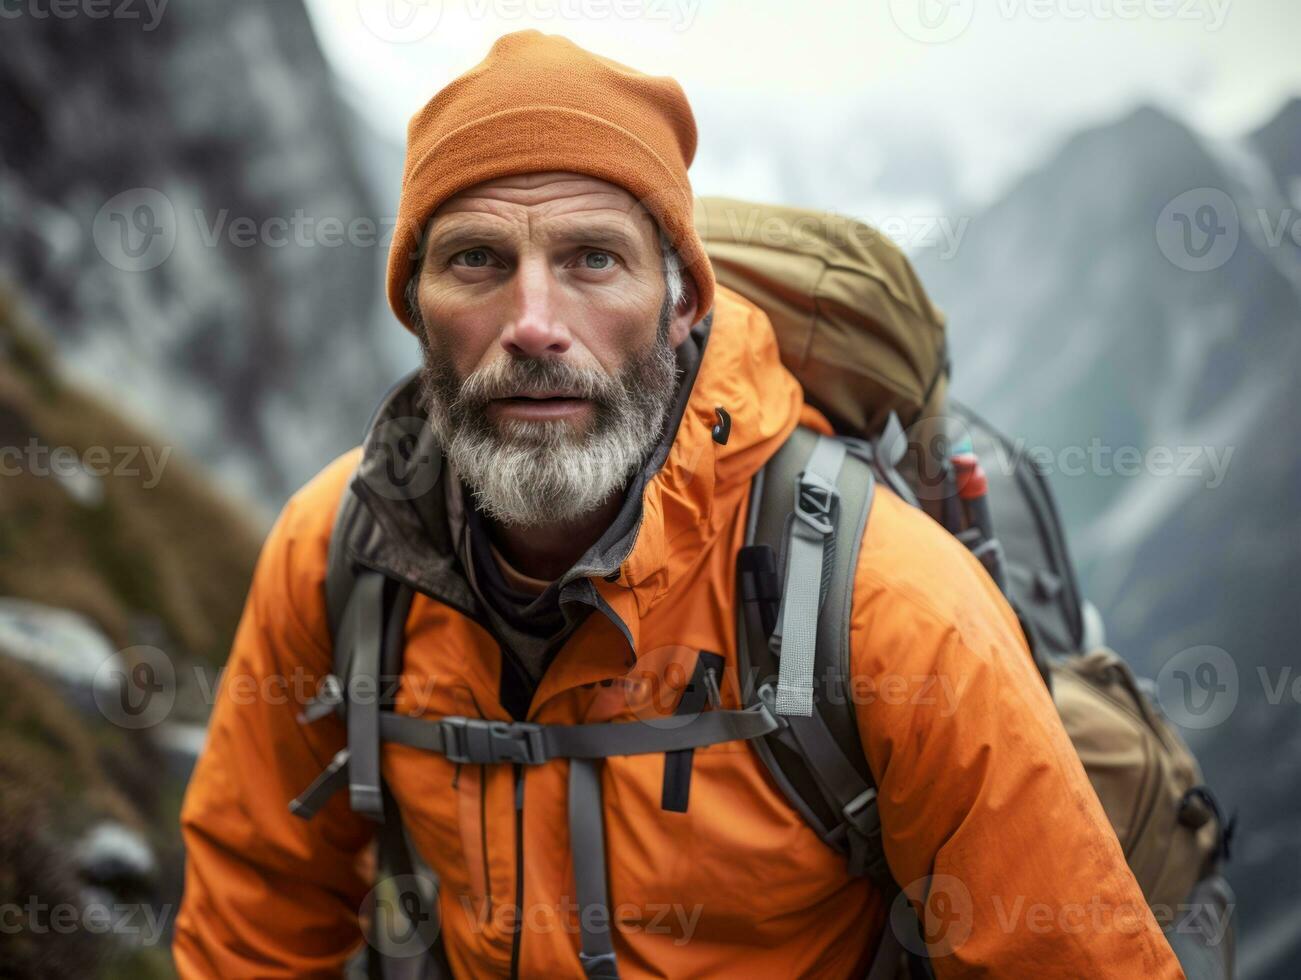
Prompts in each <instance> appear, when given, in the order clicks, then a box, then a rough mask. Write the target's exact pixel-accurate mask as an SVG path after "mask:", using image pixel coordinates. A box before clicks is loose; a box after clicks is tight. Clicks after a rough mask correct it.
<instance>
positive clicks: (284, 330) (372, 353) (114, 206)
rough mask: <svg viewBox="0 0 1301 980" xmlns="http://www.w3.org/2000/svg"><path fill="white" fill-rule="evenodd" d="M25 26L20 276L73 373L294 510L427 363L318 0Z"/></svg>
mask: <svg viewBox="0 0 1301 980" xmlns="http://www.w3.org/2000/svg"><path fill="white" fill-rule="evenodd" d="M137 6H139V7H140V9H141V12H142V18H141V19H137V20H128V19H115V18H108V19H98V18H90V17H88V16H85V15H79V16H74V17H71V18H68V19H55V18H49V17H46V18H36V17H32V16H19V17H13V18H6V20H5V21H4V28H3V30H4V49H5V56H4V58H3V59H0V88H2V89H3V91H4V92H5V98H4V99H3V100H0V147H3V150H2V151H0V152H2V153H3V158H2V159H0V277H2V278H3V279H7V280H8V281H9V282H10V284H11V288H13V289H14V290H16V291H17V292H18V294H19V296H20V297H21V300H22V302H23V303H24V304H25V305H26V306H27V307H28V308H29V309H31V310H32V312H33V314H34V318H35V319H36V320H37V322H39V323H41V324H43V325H45V326H47V327H48V328H49V329H50V330H51V331H52V333H53V334H54V337H55V339H56V341H57V345H58V349H59V354H60V357H61V359H62V360H63V362H64V363H65V364H66V365H67V366H68V367H70V368H71V369H72V370H73V371H74V372H76V373H77V374H79V375H80V376H82V377H83V378H85V379H88V380H89V381H91V382H92V383H93V384H94V385H96V386H97V387H98V388H100V389H101V390H102V391H105V392H107V393H109V394H110V395H111V397H112V398H113V399H114V401H115V402H117V403H118V404H120V405H122V406H123V407H125V408H126V409H128V410H129V411H131V412H132V413H133V414H136V415H138V416H142V417H145V418H148V419H151V420H164V425H163V428H164V430H165V434H166V435H167V436H169V437H171V438H174V439H175V441H176V442H177V443H178V444H179V445H182V446H184V447H185V448H186V449H187V450H188V451H189V452H190V453H192V454H193V455H196V456H197V457H199V459H200V460H202V461H203V462H205V463H209V464H212V465H214V466H215V467H217V469H218V471H219V473H220V474H221V475H222V477H223V478H224V480H225V482H226V483H227V484H228V485H231V486H234V487H236V488H238V489H239V490H240V491H242V492H243V493H245V494H246V495H247V496H249V497H250V498H252V499H253V500H254V501H255V502H256V503H257V504H259V505H260V506H261V507H262V508H263V510H264V512H266V513H267V514H271V513H274V511H275V510H276V509H277V508H278V506H279V504H280V503H281V502H282V501H283V499H284V497H285V496H286V495H287V494H288V493H289V492H290V491H291V490H293V489H294V488H296V487H297V486H298V485H299V484H300V483H301V482H302V481H303V480H305V479H306V478H308V477H309V476H310V475H311V474H312V473H314V472H315V471H316V470H317V469H318V468H319V467H320V466H321V465H323V464H324V463H325V462H328V460H329V459H330V458H332V457H333V455H335V454H337V453H338V452H341V451H343V450H344V449H346V448H348V447H349V446H350V445H352V444H354V443H355V442H356V440H357V438H358V437H359V434H360V431H361V429H362V427H363V426H364V424H365V421H366V419H367V418H368V417H369V412H370V410H371V408H372V407H373V404H374V402H375V400H376V399H377V398H378V396H379V395H380V394H381V393H382V391H383V389H384V387H385V385H386V383H387V382H388V381H389V380H391V379H392V378H394V377H396V376H397V375H398V374H399V373H400V372H401V371H402V369H403V367H404V365H406V364H408V363H410V360H409V359H410V358H411V356H413V353H412V349H411V347H410V346H408V345H406V344H405V338H404V336H403V331H401V330H400V329H398V328H397V327H396V326H395V324H394V323H393V321H392V318H391V317H387V318H386V317H385V315H384V311H383V308H382V306H381V304H380V303H379V302H378V291H379V284H380V278H379V275H380V270H381V268H382V265H383V261H384V254H385V249H384V247H383V244H384V242H386V240H387V233H388V225H387V223H386V222H385V217H384V215H383V214H381V213H379V212H378V211H377V209H376V206H375V205H374V204H373V203H372V199H371V196H370V194H369V192H368V190H367V188H366V185H365V183H364V182H363V180H362V177H361V175H360V172H359V169H358V166H357V165H356V163H355V162H354V152H353V151H354V147H353V144H352V143H351V138H352V137H351V135H350V134H351V130H350V128H349V127H348V125H347V124H346V121H345V116H344V112H343V110H342V109H341V106H340V103H339V101H338V100H337V99H336V97H335V94H334V90H333V87H332V86H333V82H332V79H331V76H330V74H329V72H328V70H327V67H326V65H325V63H324V62H323V60H322V57H321V54H320V51H319V49H318V47H317V45H316V41H315V38H314V37H313V35H312V33H311V29H310V26H309V24H308V21H307V17H306V14H305V13H304V11H303V9H302V6H301V4H299V3H296V2H284V3H280V2H278V3H260V2H256V0H233V2H229V3H221V4H204V3H180V2H178V3H172V4H167V5H165V6H164V7H163V8H162V13H161V15H160V16H159V17H158V18H157V22H156V24H153V26H150V20H149V17H148V15H147V14H146V13H145V12H144V11H145V8H144V7H143V5H137Z"/></svg>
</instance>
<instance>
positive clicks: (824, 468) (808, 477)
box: [771, 436, 845, 717]
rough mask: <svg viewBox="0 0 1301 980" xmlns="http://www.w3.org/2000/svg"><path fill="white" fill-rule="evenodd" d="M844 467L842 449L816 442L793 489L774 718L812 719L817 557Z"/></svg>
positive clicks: (819, 590) (819, 587) (819, 576)
mask: <svg viewBox="0 0 1301 980" xmlns="http://www.w3.org/2000/svg"><path fill="white" fill-rule="evenodd" d="M844 461H845V446H844V443H842V442H840V441H838V440H836V439H832V438H829V437H826V436H819V438H818V441H817V442H816V443H815V444H814V446H813V452H812V453H811V454H810V455H809V461H808V462H807V463H806V464H805V467H804V470H803V472H801V473H800V475H799V478H798V480H797V482H796V486H795V519H794V520H793V521H791V523H790V532H789V535H788V537H787V544H786V588H785V590H784V593H783V597H782V613H781V619H780V622H779V623H778V626H777V630H776V631H774V633H773V636H772V641H771V642H772V643H773V645H774V646H773V650H774V652H777V653H778V654H779V656H780V657H781V667H780V668H779V672H778V675H777V702H776V704H777V713H778V714H779V715H800V716H804V717H808V716H809V715H811V714H813V667H814V655H815V651H816V649H817V642H818V610H819V607H820V606H821V605H822V596H823V556H824V554H825V553H826V549H827V542H828V539H829V538H830V537H831V535H832V534H833V533H834V532H835V526H836V525H835V520H834V507H835V505H836V501H837V498H838V496H839V494H838V492H837V490H836V478H837V477H838V476H839V475H840V467H841V465H842V464H843V463H844Z"/></svg>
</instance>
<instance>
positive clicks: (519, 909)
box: [510, 762, 524, 980]
mask: <svg viewBox="0 0 1301 980" xmlns="http://www.w3.org/2000/svg"><path fill="white" fill-rule="evenodd" d="M511 768H512V769H514V771H515V934H514V936H513V937H512V938H511V944H510V975H511V978H512V980H518V977H519V955H520V940H521V939H522V937H523V933H524V771H523V766H521V765H520V764H519V763H518V762H513V763H511Z"/></svg>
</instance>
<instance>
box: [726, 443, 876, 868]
mask: <svg viewBox="0 0 1301 980" xmlns="http://www.w3.org/2000/svg"><path fill="white" fill-rule="evenodd" d="M871 457H872V447H871V446H870V445H869V444H867V443H863V442H860V441H857V440H849V439H840V438H836V437H829V436H823V435H820V434H818V433H816V432H813V431H811V430H808V429H796V430H795V432H793V433H792V434H791V437H790V439H788V440H787V442H786V443H785V445H783V446H782V448H781V449H780V450H779V451H778V452H777V454H776V455H775V456H774V457H773V458H772V459H771V460H769V462H768V464H767V465H766V466H765V467H764V469H763V470H762V471H761V472H760V473H759V474H758V475H757V476H756V477H755V481H754V484H753V486H752V488H751V497H750V509H749V515H748V519H747V530H746V545H745V547H744V548H742V549H741V552H740V554H739V555H738V560H737V563H738V573H739V582H738V592H739V594H740V597H741V599H742V601H741V602H739V603H738V604H737V606H738V614H737V618H738V622H737V628H738V639H739V642H738V648H737V649H738V662H739V665H740V670H741V674H742V678H743V680H744V682H745V683H746V685H747V686H748V689H750V690H754V691H755V692H756V694H757V697H758V698H759V699H762V700H764V701H765V702H767V703H768V704H769V705H770V706H772V707H773V708H774V712H775V713H776V714H777V715H778V716H779V717H778V721H779V723H780V727H779V728H778V730H777V731H775V732H773V733H772V734H770V735H768V736H766V737H764V738H762V739H757V740H755V742H754V744H755V748H756V750H757V751H758V754H759V756H760V758H761V759H763V761H764V763H765V764H766V765H767V767H768V769H769V771H770V772H771V773H772V775H773V778H774V779H775V781H776V782H777V784H778V785H779V786H780V787H781V788H782V790H783V791H784V792H785V794H786V796H787V797H788V798H789V799H790V801H791V803H792V805H793V806H794V807H795V808H796V810H797V811H798V812H799V813H800V814H801V816H803V817H804V819H805V821H806V822H807V823H808V824H809V825H810V826H811V827H813V829H814V830H815V831H817V832H818V834H819V835H820V836H821V837H822V838H823V839H824V840H825V841H827V843H829V844H831V845H832V846H833V847H835V848H837V849H838V850H840V851H841V852H843V853H844V854H845V855H846V857H847V859H848V861H849V866H850V870H851V872H853V873H855V874H865V875H868V876H869V877H871V878H872V879H873V880H874V881H876V882H877V883H878V884H879V885H881V886H882V887H884V888H886V889H888V890H891V891H892V890H893V889H894V884H893V881H892V879H891V878H890V873H889V868H888V867H887V865H886V863H885V855H884V851H883V850H882V848H881V837H880V821H879V818H878V816H877V810H876V787H875V781H874V780H873V778H872V773H871V770H870V769H869V768H868V765H867V760H866V758H865V757H864V755H863V750H862V745H861V743H860V740H859V734H858V727H857V718H856V717H855V712H854V705H853V700H852V698H851V697H850V693H851V692H850V688H849V678H850V649H849V612H850V604H851V602H852V599H853V587H854V572H855V570H856V568H857V565H858V554H859V548H860V545H861V543H862V540H863V533H864V530H865V528H866V525H867V515H868V512H869V511H870V510H871V506H872V496H873V493H874V489H875V486H876V477H875V475H874V473H873V468H872V465H871V464H870V463H869V462H868V460H869V459H870V458H871ZM783 585H784V587H783ZM810 644H811V646H812V650H810V649H809V646H810ZM788 658H790V659H788ZM783 685H784V688H783ZM783 689H784V690H785V691H786V692H787V694H788V697H787V698H785V699H783V698H782V697H781V693H782V691H783ZM806 709H807V713H805V710H806Z"/></svg>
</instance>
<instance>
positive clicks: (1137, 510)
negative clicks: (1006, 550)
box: [918, 101, 1301, 978]
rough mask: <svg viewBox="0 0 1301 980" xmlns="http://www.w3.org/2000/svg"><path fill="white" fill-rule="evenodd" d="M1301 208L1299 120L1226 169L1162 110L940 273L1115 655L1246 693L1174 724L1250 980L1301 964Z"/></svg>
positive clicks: (962, 357) (970, 373) (997, 212)
mask: <svg viewBox="0 0 1301 980" xmlns="http://www.w3.org/2000/svg"><path fill="white" fill-rule="evenodd" d="M1299 189H1301V101H1292V102H1290V103H1289V104H1288V105H1286V106H1285V107H1284V108H1283V109H1282V110H1281V111H1280V112H1279V113H1278V114H1277V115H1276V116H1275V117H1274V118H1273V119H1271V120H1270V121H1269V122H1268V123H1266V124H1265V125H1264V126H1262V127H1261V128H1260V129H1259V130H1257V131H1256V132H1254V133H1252V134H1250V135H1248V136H1247V137H1245V138H1243V139H1242V140H1238V141H1232V142H1221V143H1211V142H1208V141H1206V140H1204V139H1202V138H1200V137H1199V136H1198V135H1197V134H1196V133H1194V132H1193V131H1192V130H1191V129H1189V128H1188V127H1187V126H1185V125H1184V124H1183V123H1181V122H1180V121H1178V120H1176V119H1174V118H1171V117H1170V116H1169V115H1166V114H1163V113H1162V112H1159V111H1157V110H1155V109H1150V108H1144V109H1140V110H1138V111H1135V112H1133V113H1132V114H1130V115H1128V116H1126V117H1125V118H1123V119H1120V120H1118V121H1116V122H1115V123H1113V124H1111V125H1106V126H1102V127H1099V128H1096V129H1093V130H1090V131H1087V132H1083V133H1080V134H1078V135H1077V136H1075V137H1074V138H1073V139H1071V140H1070V141H1068V142H1067V143H1066V144H1065V145H1064V146H1062V147H1061V148H1060V150H1059V151H1058V152H1057V153H1056V154H1055V155H1054V156H1053V157H1052V158H1051V159H1049V160H1047V161H1045V162H1044V163H1043V164H1042V166H1040V167H1038V168H1037V169H1036V170H1034V171H1033V172H1032V173H1030V174H1029V175H1028V176H1027V177H1025V178H1024V179H1023V180H1022V181H1020V182H1019V183H1018V184H1017V185H1016V186H1014V187H1013V188H1012V189H1011V190H1010V191H1008V192H1007V193H1006V194H1005V195H1004V196H1003V197H1001V198H1000V199H999V200H998V201H996V202H995V203H994V204H992V205H991V206H990V207H989V208H988V209H987V210H985V211H983V212H981V213H979V214H976V215H975V216H974V217H973V219H972V220H971V222H970V225H969V227H968V230H967V234H966V237H965V239H964V240H963V242H962V246H961V248H960V249H959V250H958V251H957V253H956V254H955V255H953V256H952V257H951V258H949V259H947V260H944V259H940V258H938V257H936V256H934V255H926V254H922V255H920V256H918V264H919V268H920V271H921V276H922V280H923V282H925V283H927V285H928V288H929V289H930V291H931V294H932V296H933V297H934V298H935V299H936V300H937V301H938V302H939V304H940V305H941V306H942V307H944V308H945V309H946V311H947V312H948V314H949V316H950V323H951V327H952V334H951V336H952V343H953V362H954V380H955V391H956V393H957V394H958V395H960V396H961V397H962V398H963V399H964V400H966V401H967V402H969V403H971V404H973V405H976V406H979V407H980V408H981V409H982V411H983V413H984V414H986V415H987V416H989V417H990V418H992V419H993V420H994V421H995V422H996V423H998V424H999V425H1001V426H1002V427H1003V428H1004V429H1005V430H1007V431H1008V432H1010V433H1012V434H1013V435H1015V436H1018V437H1021V438H1022V439H1023V440H1024V445H1025V446H1027V447H1029V448H1032V449H1034V450H1035V451H1036V455H1037V456H1038V458H1040V459H1041V460H1045V461H1046V462H1047V463H1048V466H1049V469H1050V472H1051V477H1052V482H1053V485H1054V488H1055V489H1056V491H1057V494H1058V496H1059V501H1060V503H1061V507H1062V510H1063V513H1064V516H1065V518H1066V520H1067V522H1068V523H1069V524H1070V525H1071V527H1072V531H1073V537H1072V541H1073V544H1074V545H1075V551H1076V553H1077V558H1078V559H1079V560H1080V561H1081V564H1082V566H1083V570H1084V578H1085V582H1086V588H1087V591H1088V593H1089V594H1090V596H1091V597H1092V599H1093V600H1094V602H1096V603H1097V604H1098V605H1099V606H1100V607H1101V610H1102V613H1103V616H1104V618H1105V620H1106V622H1107V627H1108V640H1109V642H1110V644H1111V645H1112V646H1114V647H1115V648H1116V649H1117V650H1119V651H1120V652H1122V653H1123V654H1124V655H1125V656H1126V657H1127V658H1129V659H1130V660H1131V661H1132V662H1133V663H1134V664H1135V665H1136V666H1138V667H1139V668H1140V669H1141V670H1143V671H1144V672H1146V673H1148V674H1150V675H1153V676H1156V677H1157V678H1158V681H1159V682H1160V681H1162V680H1169V679H1171V678H1170V674H1171V672H1172V671H1174V670H1176V669H1182V668H1181V667H1178V666H1177V665H1183V666H1187V665H1189V664H1198V663H1201V662H1203V661H1205V662H1208V663H1211V662H1213V663H1214V664H1217V665H1219V666H1220V667H1222V668H1223V669H1224V671H1225V675H1224V676H1219V675H1217V676H1216V677H1215V678H1213V681H1214V684H1215V685H1217V687H1216V690H1219V687H1218V685H1220V684H1223V685H1224V689H1223V690H1222V691H1221V693H1220V698H1221V699H1220V701H1219V702H1218V703H1217V704H1216V705H1215V706H1214V707H1215V714H1214V716H1212V717H1211V718H1208V719H1206V720H1207V721H1210V722H1213V723H1212V724H1204V723H1203V722H1202V721H1201V720H1199V719H1197V718H1195V717H1193V715H1192V714H1190V713H1183V714H1182V715H1181V712H1180V710H1179V708H1180V706H1179V704H1177V703H1171V697H1170V692H1169V691H1168V690H1167V689H1166V688H1164V687H1162V688H1161V689H1162V690H1163V691H1164V692H1166V695H1167V696H1165V697H1163V700H1162V704H1163V706H1164V707H1166V708H1167V710H1168V712H1169V713H1171V714H1172V716H1173V717H1174V718H1175V720H1176V721H1177V722H1179V723H1181V724H1185V725H1186V727H1187V728H1188V731H1187V734H1188V737H1189V739H1190V741H1191V742H1192V743H1193V744H1194V746H1195V747H1196V748H1197V750H1198V752H1199V755H1200V757H1201V759H1202V762H1203V764H1204V767H1205V769H1206V775H1207V778H1208V781H1209V782H1210V784H1211V785H1212V786H1213V787H1214V788H1215V789H1216V790H1217V792H1218V793H1219V794H1220V796H1221V798H1222V800H1223V802H1224V803H1225V804H1226V805H1227V806H1228V808H1230V809H1232V810H1236V811H1237V813H1238V815H1239V821H1238V824H1239V834H1238V847H1237V849H1236V851H1237V853H1236V861H1235V862H1234V865H1233V866H1232V880H1233V883H1234V885H1235V887H1236V888H1237V890H1238V894H1239V901H1240V907H1239V911H1240V915H1241V923H1242V928H1243V930H1244V933H1243V935H1242V939H1241V943H1240V946H1239V950H1240V965H1241V967H1242V975H1243V976H1244V977H1249V978H1257V977H1267V976H1269V977H1283V976H1290V975H1291V974H1292V972H1293V968H1292V964H1293V963H1294V962H1295V960H1296V958H1297V956H1298V955H1301V916H1298V915H1297V913H1296V911H1295V908H1294V906H1293V901H1292V896H1293V895H1294V893H1295V890H1296V887H1297V885H1298V884H1299V883H1301V844H1299V842H1298V840H1297V838H1296V835H1295V827H1296V823H1297V815H1298V813H1299V812H1301V762H1298V760H1299V759H1301V728H1299V727H1298V725H1297V723H1296V720H1297V717H1298V713H1299V710H1298V709H1299V707H1301V706H1299V705H1298V704H1297V702H1296V699H1295V696H1294V693H1293V692H1292V690H1291V689H1290V688H1288V687H1287V684H1288V681H1289V679H1290V676H1291V672H1292V670H1293V665H1294V664H1295V660H1296V657H1295V637H1296V636H1297V635H1298V632H1299V631H1301V610H1299V606H1298V602H1297V591H1296V582H1297V581H1298V579H1299V578H1301V522H1299V521H1298V517H1299V515H1298V509H1297V500H1298V490H1297V488H1298V486H1301V452H1298V450H1297V447H1298V445H1301V414H1299V413H1298V412H1297V410H1296V403H1295V390H1296V385H1297V380H1298V367H1299V366H1301V194H1298V190H1299ZM1217 649H1218V650H1221V651H1223V652H1224V653H1225V654H1226V655H1227V659H1225V658H1222V657H1220V656H1219V654H1217V653H1215V652H1214V651H1215V650H1217ZM1163 672H1164V673H1163ZM1229 674H1231V675H1232V676H1231V677H1230V676H1228V675H1229ZM1203 676H1209V675H1203ZM1230 682H1231V683H1230ZM1159 687H1160V685H1159ZM1214 693H1215V692H1214V691H1211V690H1208V692H1207V694H1208V696H1209V695H1211V694H1214Z"/></svg>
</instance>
